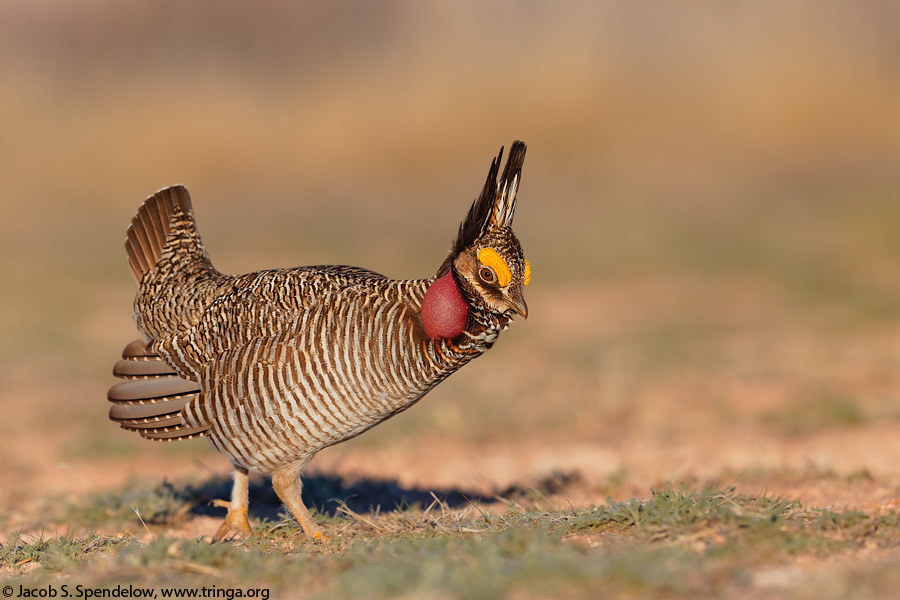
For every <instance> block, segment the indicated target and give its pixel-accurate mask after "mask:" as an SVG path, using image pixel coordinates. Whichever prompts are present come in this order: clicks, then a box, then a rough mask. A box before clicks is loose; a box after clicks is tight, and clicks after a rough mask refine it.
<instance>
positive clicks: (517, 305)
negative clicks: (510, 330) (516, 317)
mask: <svg viewBox="0 0 900 600" xmlns="http://www.w3.org/2000/svg"><path fill="white" fill-rule="evenodd" d="M508 303H509V307H510V308H511V309H512V310H513V312H515V313H517V314H520V315H522V318H523V319H527V318H528V305H527V304H526V303H525V297H524V296H519V297H518V298H510V299H509V300H508Z"/></svg>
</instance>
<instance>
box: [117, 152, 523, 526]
mask: <svg viewBox="0 0 900 600" xmlns="http://www.w3.org/2000/svg"><path fill="white" fill-rule="evenodd" d="M502 156H503V150H502V149H501V150H500V155H499V156H498V157H497V158H496V159H495V160H494V161H493V162H492V164H491V168H490V172H489V173H488V177H487V182H486V183H485V185H484V188H483V189H482V191H481V195H480V196H479V197H478V198H476V200H475V201H474V202H473V203H472V206H471V208H470V209H469V212H468V214H467V215H466V218H465V220H464V221H463V222H462V224H461V225H460V228H459V233H458V235H457V237H456V240H455V241H454V242H453V246H452V249H451V251H450V254H449V256H447V258H446V259H445V260H444V261H443V263H442V264H441V265H440V267H439V268H438V269H437V272H436V274H435V275H434V276H432V277H429V278H427V279H414V280H398V279H389V278H387V277H385V276H383V275H379V274H378V273H375V272H373V271H369V270H367V269H362V268H358V267H349V266H312V267H298V268H294V269H274V270H269V271H260V272H257V273H250V274H248V275H239V276H230V275H224V274H222V273H219V272H218V271H216V270H215V269H214V268H213V266H212V263H211V262H210V260H209V257H208V255H207V253H206V250H205V249H204V247H203V244H202V242H201V241H200V237H199V236H198V234H197V229H196V226H195V224H194V217H193V213H192V210H191V203H190V198H189V196H188V192H187V190H186V189H185V188H184V187H182V186H174V187H170V188H166V189H163V190H161V191H159V192H157V193H156V194H154V195H153V196H150V197H149V198H148V199H147V200H146V201H144V203H143V204H142V205H141V207H140V209H139V210H138V212H137V214H136V215H135V217H134V219H133V220H132V222H131V226H130V227H129V228H128V237H127V240H126V242H125V248H126V250H127V252H128V261H129V264H130V266H131V270H132V273H133V274H134V278H135V280H136V281H137V283H138V286H139V289H138V293H137V296H136V297H135V300H134V317H135V321H136V324H137V328H138V330H139V331H140V332H141V333H142V334H143V335H144V337H143V338H141V339H138V340H135V341H133V342H131V343H130V344H128V346H126V348H125V350H124V352H123V354H122V360H121V361H119V362H118V363H117V364H116V366H115V368H114V374H115V375H116V376H118V377H120V378H122V379H124V380H125V381H123V382H120V383H118V384H117V385H115V386H113V387H112V388H111V389H110V390H109V395H108V397H109V400H110V401H111V402H112V403H113V406H112V407H111V408H110V413H109V416H110V418H111V419H112V420H113V421H117V422H118V423H120V424H121V426H122V427H123V428H125V429H128V430H133V431H136V432H138V433H140V434H141V435H142V436H143V437H145V438H148V439H152V440H166V441H174V440H183V439H189V438H193V437H197V436H204V435H205V436H208V437H209V439H210V442H211V443H212V445H213V446H214V447H215V448H216V450H218V451H219V452H222V453H224V454H226V455H227V456H228V457H229V458H230V459H231V462H232V463H233V465H234V487H233V490H232V496H231V502H225V501H222V500H219V501H216V504H217V505H219V506H223V507H226V508H227V509H228V514H227V516H226V518H225V522H224V523H223V524H222V526H221V527H220V528H219V531H218V532H217V533H216V538H218V539H222V538H225V537H226V536H228V535H229V534H231V533H235V532H236V533H240V534H241V535H244V536H247V535H250V533H251V529H250V526H249V524H248V522H247V507H248V489H247V488H248V480H247V477H248V471H255V472H258V473H263V474H269V473H270V474H271V475H272V485H273V487H274V488H275V492H276V493H277V494H278V496H279V498H281V500H282V501H283V502H284V504H285V505H286V506H287V507H288V509H290V511H291V512H292V513H293V515H294V516H295V517H296V518H297V521H298V522H299V523H300V525H301V526H302V528H303V530H304V531H305V532H306V534H307V535H310V536H313V537H317V538H318V537H321V535H322V534H321V531H320V530H319V528H318V527H317V526H316V523H315V521H314V520H313V518H312V517H311V515H310V514H309V511H308V510H307V509H306V507H305V506H304V504H303V501H302V500H301V498H300V475H301V473H302V471H303V469H304V468H305V467H306V465H307V463H308V462H309V461H310V459H311V458H312V457H313V455H314V454H315V453H316V452H318V451H319V450H321V449H322V448H325V447H326V446H330V445H333V444H337V443H338V442H342V441H344V440H347V439H349V438H352V437H354V436H356V435H359V434H360V433H362V432H364V431H366V430H367V429H369V428H370V427H373V426H374V425H377V424H378V423H380V422H382V421H384V420H385V419H388V418H390V417H392V416H394V415H396V414H397V413H399V412H401V411H403V410H405V409H407V408H409V407H410V406H411V405H413V404H414V403H415V402H417V401H418V400H420V399H421V398H422V397H423V396H424V395H425V394H426V393H428V391H429V390H431V389H432V388H433V387H434V386H436V385H437V384H438V383H440V382H441V381H443V380H444V379H446V378H447V377H448V376H449V375H450V374H452V373H453V372H454V371H456V370H457V369H459V368H460V367H462V366H463V365H465V364H466V363H467V362H469V361H470V360H472V359H473V358H475V357H477V356H480V355H481V354H482V353H483V352H484V351H485V350H486V349H488V348H490V347H491V345H493V343H494V341H495V340H496V339H497V336H498V335H499V333H500V331H502V330H505V329H506V328H507V327H508V325H509V322H510V320H511V318H512V315H513V313H515V314H518V315H521V316H522V317H527V316H528V308H527V305H526V304H525V298H524V296H523V288H524V286H526V285H528V281H529V278H530V270H529V266H528V261H526V260H525V257H524V255H523V252H522V247H521V245H520V244H519V240H518V239H517V238H516V235H515V234H514V233H513V230H512V229H511V225H512V221H513V214H514V212H515V208H516V192H517V189H518V185H519V180H520V177H521V172H522V162H523V160H524V158H525V145H524V144H523V143H522V142H515V143H514V144H513V145H512V148H511V149H510V155H509V158H508V160H507V162H506V167H505V168H504V170H503V173H502V174H499V169H500V161H501V159H502ZM498 175H499V178H498Z"/></svg>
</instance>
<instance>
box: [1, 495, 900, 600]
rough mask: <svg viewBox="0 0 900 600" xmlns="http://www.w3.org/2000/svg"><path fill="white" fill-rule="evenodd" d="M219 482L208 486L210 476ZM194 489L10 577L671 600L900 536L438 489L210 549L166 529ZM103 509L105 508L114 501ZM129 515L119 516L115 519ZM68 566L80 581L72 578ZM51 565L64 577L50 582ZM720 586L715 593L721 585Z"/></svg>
mask: <svg viewBox="0 0 900 600" xmlns="http://www.w3.org/2000/svg"><path fill="white" fill-rule="evenodd" d="M216 485H218V484H216ZM201 489H202V486H200V487H198V486H194V485H176V486H173V485H168V484H167V485H165V486H158V487H155V488H149V489H139V488H134V489H126V490H124V491H122V492H121V493H120V494H108V495H104V496H101V495H96V496H92V497H86V498H85V500H84V504H83V505H81V506H73V507H70V509H72V510H78V511H80V513H81V514H83V515H88V516H86V517H85V518H86V519H87V520H88V521H91V520H93V522H98V521H97V520H96V517H93V516H90V515H93V514H95V513H104V512H109V511H110V510H112V512H116V511H117V510H118V508H120V507H124V506H127V505H132V504H140V505H141V507H142V508H141V515H142V517H143V518H144V520H145V521H147V522H149V521H153V522H154V523H155V526H154V530H156V531H161V532H163V533H161V534H159V535H155V536H153V537H151V538H150V539H149V540H141V539H139V538H138V537H136V536H135V535H134V534H132V533H129V532H124V533H123V532H121V531H120V532H118V533H115V534H112V535H109V534H101V533H97V532H96V530H93V529H88V530H86V531H83V532H81V533H73V532H68V533H66V534H63V535H59V536H44V535H40V534H38V535H33V536H29V535H26V534H23V533H15V534H13V535H12V536H11V537H10V538H9V539H8V540H6V542H5V543H3V544H2V548H0V573H2V574H3V576H4V577H5V578H6V579H7V580H8V582H9V583H10V584H11V585H16V584H18V583H20V584H24V585H26V586H32V587H34V586H45V585H54V584H56V585H58V584H60V583H61V582H64V581H66V582H69V583H71V582H73V581H74V582H90V585H91V586H92V587H115V586H116V585H123V584H126V583H131V584H134V585H141V586H150V587H156V588H161V587H179V586H180V587H199V586H201V585H207V586H208V585H212V584H215V585H216V586H218V587H219V588H228V587H242V588H249V587H259V586H260V585H264V586H265V587H267V588H270V589H271V590H272V591H273V594H274V595H275V596H278V594H284V595H287V594H289V593H299V594H300V595H301V596H307V597H317V598H356V599H363V600H365V599H370V598H371V599H377V598H397V597H412V598H431V597H437V598H475V599H479V598H484V599H488V598H499V597H505V596H508V595H510V594H512V595H515V596H524V597H541V596H549V595H553V596H563V597H574V598H578V597H593V596H594V595H595V594H596V592H597V590H598V589H603V590H604V591H605V592H606V593H611V594H615V595H640V596H650V597H668V596H670V595H673V594H674V595H685V596H693V595H703V594H704V593H706V592H709V591H710V590H712V589H727V588H728V587H729V586H734V587H735V589H740V588H741V586H745V585H747V584H748V582H750V581H751V580H752V578H753V576H754V572H757V571H759V570H760V569H765V568H768V567H771V566H773V565H782V564H785V563H788V562H789V561H791V560H792V559H796V558H797V557H824V556H834V555H836V554H839V553H843V552H850V551H853V550H854V549H856V548H860V547H864V546H865V547H866V548H888V549H890V548H897V547H898V546H900V518H898V516H897V515H896V514H894V513H890V514H884V515H869V514H866V513H864V512H861V511H856V510H853V511H845V512H840V511H832V510H828V509H821V508H814V507H811V508H807V507H804V506H803V505H802V504H801V503H800V502H799V501H789V500H786V499H782V498H772V497H768V496H749V495H743V494H739V493H736V492H735V491H734V489H732V488H721V489H720V488H717V487H709V488H703V489H689V488H687V487H686V486H684V485H679V486H675V485H668V486H666V487H664V488H662V489H658V490H652V491H651V494H650V497H649V498H648V499H645V500H640V499H630V500H626V501H622V502H614V501H608V502H607V503H605V504H603V505H600V506H595V507H591V508H578V509H569V510H551V511H548V510H541V509H539V508H538V506H539V504H540V503H536V502H533V501H532V500H531V499H526V500H522V496H521V495H518V494H513V495H516V496H517V498H519V499H518V500H511V499H507V500H503V501H502V502H503V503H502V504H500V503H497V505H498V506H499V507H500V510H499V511H497V510H496V507H492V508H490V509H489V508H484V509H483V508H482V507H481V506H479V505H474V504H468V505H461V506H457V507H453V508H451V507H450V506H448V504H447V503H444V502H441V501H439V500H437V499H434V500H433V501H432V502H431V503H430V504H428V505H427V506H421V505H419V504H416V505H414V506H407V507H404V508H402V509H398V510H377V511H367V512H357V511H355V510H353V509H351V508H350V507H349V506H348V505H347V504H346V503H338V507H337V509H336V510H335V511H334V514H333V515H332V516H328V515H322V514H319V515H317V519H318V520H319V521H320V523H321V524H322V525H323V527H324V529H325V531H326V533H327V534H328V535H329V538H328V539H327V540H326V541H325V542H323V543H314V542H311V541H309V540H306V539H305V538H303V537H302V534H301V533H300V531H299V528H298V527H297V525H296V523H294V522H293V521H292V520H291V519H289V518H287V517H280V518H275V519H271V520H269V519H264V520H262V521H257V522H256V523H255V526H256V535H255V536H254V537H252V538H250V539H248V540H245V541H242V542H232V543H225V544H210V543H207V542H206V541H204V540H202V539H183V538H177V537H171V536H169V535H167V534H166V533H164V532H165V529H164V528H162V529H161V528H160V527H159V526H160V525H176V524H178V523H181V522H183V520H184V519H185V518H186V517H185V515H186V514H187V513H188V512H189V511H190V510H192V509H194V508H195V507H196V505H197V502H198V498H199V497H200V496H202V494H200V493H199V492H198V490H201ZM110 507H113V509H111V508H110ZM123 525H125V524H123ZM75 573H77V574H78V575H75ZM62 574H68V575H66V576H65V577H64V578H62V579H60V576H61V575H62ZM723 586H724V587H723Z"/></svg>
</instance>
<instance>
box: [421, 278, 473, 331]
mask: <svg viewBox="0 0 900 600" xmlns="http://www.w3.org/2000/svg"><path fill="white" fill-rule="evenodd" d="M468 320H469V305H468V304H466V301H465V300H463V297H462V294H460V293H459V288H458V287H457V286H456V280H455V279H453V273H447V274H446V275H444V276H443V277H441V278H440V279H438V280H436V281H435V282H434V283H432V284H431V287H430V288H428V291H427V292H425V297H424V298H423V299H422V325H424V326H425V333H427V334H428V337H430V338H431V339H445V340H448V339H452V338H455V337H456V336H458V335H459V334H461V333H462V332H463V330H464V329H465V328H466V322H467V321H468Z"/></svg>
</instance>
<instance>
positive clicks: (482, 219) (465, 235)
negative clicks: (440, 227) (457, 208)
mask: <svg viewBox="0 0 900 600" xmlns="http://www.w3.org/2000/svg"><path fill="white" fill-rule="evenodd" d="M501 160H503V147H502V146H501V147H500V152H499V154H498V155H497V158H495V159H494V160H493V161H492V162H491V170H490V171H489V172H488V176H487V181H485V182H484V188H482V190H481V195H480V196H479V197H478V198H476V199H475V201H474V202H472V206H471V208H469V213H468V214H467V215H466V218H465V220H464V221H463V222H462V223H461V224H460V226H459V234H458V235H457V236H456V241H455V242H454V243H453V254H454V255H456V254H459V253H460V252H462V251H463V250H465V249H466V248H467V247H468V246H471V245H472V244H474V243H475V240H477V239H478V238H480V237H481V236H482V234H483V233H484V230H485V229H486V228H487V224H488V223H489V222H490V219H491V212H492V211H493V208H494V199H495V198H496V195H497V173H498V172H499V171H500V161H501Z"/></svg>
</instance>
